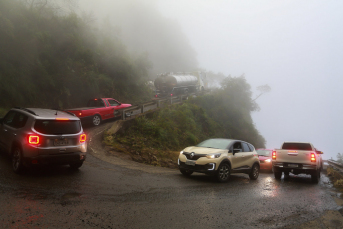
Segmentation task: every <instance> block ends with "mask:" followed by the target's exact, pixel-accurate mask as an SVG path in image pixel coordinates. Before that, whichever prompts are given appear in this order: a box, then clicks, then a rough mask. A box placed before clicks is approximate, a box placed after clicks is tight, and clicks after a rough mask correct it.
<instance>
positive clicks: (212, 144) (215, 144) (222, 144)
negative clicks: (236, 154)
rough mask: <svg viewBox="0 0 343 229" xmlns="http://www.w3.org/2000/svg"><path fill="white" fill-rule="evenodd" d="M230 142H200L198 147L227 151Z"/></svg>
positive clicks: (213, 140) (214, 140)
mask: <svg viewBox="0 0 343 229" xmlns="http://www.w3.org/2000/svg"><path fill="white" fill-rule="evenodd" d="M231 142H232V140H229V139H208V140H206V141H203V142H200V143H199V144H198V145H197V146H198V147H207V148H215V149H228V147H229V145H230V143H231Z"/></svg>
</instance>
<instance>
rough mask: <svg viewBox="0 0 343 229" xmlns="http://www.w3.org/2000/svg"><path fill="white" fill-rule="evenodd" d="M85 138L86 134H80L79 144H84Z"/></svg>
mask: <svg viewBox="0 0 343 229" xmlns="http://www.w3.org/2000/svg"><path fill="white" fill-rule="evenodd" d="M86 138H87V137H86V134H81V135H80V142H81V143H83V142H85V141H86Z"/></svg>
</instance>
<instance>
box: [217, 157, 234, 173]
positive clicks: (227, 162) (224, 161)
mask: <svg viewBox="0 0 343 229" xmlns="http://www.w3.org/2000/svg"><path fill="white" fill-rule="evenodd" d="M223 163H226V164H229V166H230V169H231V170H232V166H231V161H230V160H229V159H227V158H225V159H224V160H222V161H221V162H220V163H219V165H218V168H219V166H220V165H222V164H223Z"/></svg>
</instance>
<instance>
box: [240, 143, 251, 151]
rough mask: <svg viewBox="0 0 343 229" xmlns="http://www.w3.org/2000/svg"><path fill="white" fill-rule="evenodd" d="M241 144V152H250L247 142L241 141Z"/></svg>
mask: <svg viewBox="0 0 343 229" xmlns="http://www.w3.org/2000/svg"><path fill="white" fill-rule="evenodd" d="M242 146H243V152H251V150H250V148H249V146H248V144H247V143H245V142H242Z"/></svg>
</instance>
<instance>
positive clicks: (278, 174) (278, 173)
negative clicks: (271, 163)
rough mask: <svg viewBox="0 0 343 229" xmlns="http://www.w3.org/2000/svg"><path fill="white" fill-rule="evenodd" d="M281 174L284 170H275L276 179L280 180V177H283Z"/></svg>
mask: <svg viewBox="0 0 343 229" xmlns="http://www.w3.org/2000/svg"><path fill="white" fill-rule="evenodd" d="M281 176H282V172H276V171H275V170H274V177H275V179H277V180H280V179H281Z"/></svg>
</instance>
